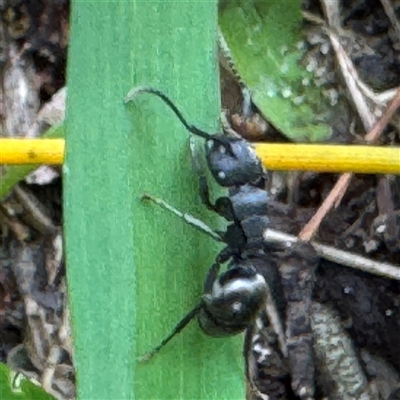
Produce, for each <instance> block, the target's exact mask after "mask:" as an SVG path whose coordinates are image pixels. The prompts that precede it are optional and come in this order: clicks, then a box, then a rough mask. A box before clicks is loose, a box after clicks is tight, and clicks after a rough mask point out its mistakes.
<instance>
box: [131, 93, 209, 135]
mask: <svg viewBox="0 0 400 400" xmlns="http://www.w3.org/2000/svg"><path fill="white" fill-rule="evenodd" d="M142 93H150V94H154V95H156V96H158V97H159V98H160V99H161V100H163V101H164V102H165V103H166V104H167V105H168V106H169V107H170V108H171V110H172V111H173V112H174V113H175V114H176V116H177V117H178V118H179V120H180V121H181V122H182V124H183V125H184V127H185V128H186V129H187V130H188V131H189V132H191V133H193V134H194V135H197V136H200V137H202V138H203V139H206V140H209V139H213V135H210V134H209V133H207V132H205V131H203V130H201V129H199V128H197V127H196V126H194V125H192V124H189V123H188V122H187V121H186V119H185V117H184V116H183V115H182V113H181V112H180V111H179V110H178V108H177V107H176V105H175V104H174V103H173V102H172V100H171V99H170V98H169V97H168V96H167V95H166V94H164V93H163V92H161V91H160V90H158V89H154V88H152V87H150V86H138V87H136V88H133V89H132V90H130V91H129V93H128V94H127V95H126V97H125V103H129V102H130V101H133V100H134V99H135V97H137V96H138V95H139V94H142Z"/></svg>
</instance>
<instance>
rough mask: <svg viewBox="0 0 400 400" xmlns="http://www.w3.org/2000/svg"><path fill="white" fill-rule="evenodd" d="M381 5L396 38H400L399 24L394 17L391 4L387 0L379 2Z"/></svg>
mask: <svg viewBox="0 0 400 400" xmlns="http://www.w3.org/2000/svg"><path fill="white" fill-rule="evenodd" d="M381 3H382V7H383V9H384V10H385V13H386V15H387V16H388V18H389V21H390V23H391V24H392V27H393V30H394V31H395V32H396V36H397V37H400V23H399V21H398V19H397V17H396V13H395V11H394V8H393V5H392V3H391V2H390V1H389V0H381Z"/></svg>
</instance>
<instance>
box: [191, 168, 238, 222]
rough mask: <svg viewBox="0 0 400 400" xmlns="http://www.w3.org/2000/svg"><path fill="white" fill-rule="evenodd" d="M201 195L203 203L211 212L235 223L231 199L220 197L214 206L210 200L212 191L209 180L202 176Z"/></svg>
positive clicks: (200, 180) (200, 182)
mask: <svg viewBox="0 0 400 400" xmlns="http://www.w3.org/2000/svg"><path fill="white" fill-rule="evenodd" d="M199 194H200V198H201V201H202V202H203V204H204V205H205V206H206V207H207V208H208V209H209V210H210V211H214V212H216V213H217V214H219V215H221V216H222V217H224V218H225V219H227V220H228V221H233V219H234V218H233V216H234V213H233V209H232V203H231V201H230V199H229V197H219V198H218V199H217V201H216V202H215V204H213V203H212V202H211V199H210V190H209V187H208V183H207V179H206V177H205V176H204V175H202V176H200V179H199Z"/></svg>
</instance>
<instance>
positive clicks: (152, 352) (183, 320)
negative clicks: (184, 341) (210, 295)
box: [139, 303, 203, 361]
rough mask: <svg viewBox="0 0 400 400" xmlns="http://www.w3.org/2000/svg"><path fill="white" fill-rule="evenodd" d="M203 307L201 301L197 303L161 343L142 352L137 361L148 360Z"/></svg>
mask: <svg viewBox="0 0 400 400" xmlns="http://www.w3.org/2000/svg"><path fill="white" fill-rule="evenodd" d="M202 307H203V303H199V304H198V305H197V306H196V307H195V308H193V309H192V310H190V311H189V312H188V313H187V314H186V315H185V316H184V317H183V318H182V319H181V320H180V321H179V322H178V324H177V325H176V326H175V328H174V329H173V330H172V331H171V333H169V334H168V336H166V337H165V338H164V339H163V340H162V341H161V343H160V344H159V345H158V346H156V347H154V349H152V350H151V351H149V352H148V353H146V354H144V355H143V356H141V357H140V358H139V361H148V360H150V359H151V358H152V357H153V356H154V355H155V354H157V353H158V352H159V351H160V350H161V349H162V348H163V347H164V346H165V345H166V344H167V343H168V342H169V341H170V340H171V339H172V338H173V337H174V336H176V335H177V334H178V333H180V332H181V331H182V330H183V329H184V328H185V327H186V326H187V325H188V324H189V322H190V321H191V320H192V319H194V318H195V317H196V315H197V314H198V313H199V312H200V310H201V308H202Z"/></svg>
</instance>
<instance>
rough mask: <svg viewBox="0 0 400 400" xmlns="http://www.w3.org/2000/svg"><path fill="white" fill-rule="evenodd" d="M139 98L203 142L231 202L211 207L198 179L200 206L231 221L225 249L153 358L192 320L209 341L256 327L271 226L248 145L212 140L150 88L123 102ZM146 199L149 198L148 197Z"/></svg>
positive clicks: (225, 200) (229, 139)
mask: <svg viewBox="0 0 400 400" xmlns="http://www.w3.org/2000/svg"><path fill="white" fill-rule="evenodd" d="M142 93H151V94H154V95H156V96H158V97H159V98H161V99H162V100H163V101H164V102H165V103H166V104H167V105H168V106H169V107H170V108H171V109H172V110H173V111H174V112H175V114H176V115H177V117H178V118H179V120H180V121H181V122H182V124H183V125H184V126H185V127H186V129H187V130H188V131H189V132H191V133H192V134H194V135H196V136H200V137H202V138H203V139H205V140H206V146H205V147H206V158H207V164H208V168H209V169H210V171H211V173H212V175H213V177H214V178H215V180H216V181H217V182H218V183H219V184H220V185H221V186H223V187H227V188H229V197H222V198H219V199H218V200H217V201H216V203H215V204H213V203H212V202H211V200H210V198H209V194H208V186H207V183H206V180H205V177H202V178H201V181H200V194H201V198H202V200H203V202H204V204H205V205H206V206H207V207H208V208H209V209H210V210H213V211H216V212H217V213H218V214H220V215H221V216H223V217H224V218H226V219H227V220H228V221H230V225H229V226H228V228H227V231H226V232H225V233H224V234H223V235H222V236H221V241H223V242H225V243H226V247H225V248H224V249H223V250H222V251H221V252H220V253H219V254H218V256H217V257H216V260H215V263H214V265H213V266H212V267H211V268H210V270H209V273H208V275H207V278H206V280H205V284H204V294H203V296H202V301H201V303H200V304H199V306H198V307H196V309H194V310H192V311H191V312H190V313H189V314H188V315H187V316H186V317H185V318H184V319H183V320H182V321H181V322H180V323H179V324H178V326H177V327H176V328H175V330H174V332H173V333H172V334H171V335H169V336H168V337H167V338H166V339H165V340H164V341H163V343H161V345H160V346H158V347H157V348H156V349H154V350H153V352H152V353H151V354H150V355H152V354H154V353H155V352H156V351H158V350H159V349H160V348H161V347H162V346H163V345H165V344H166V343H167V342H168V341H169V340H170V339H171V338H172V336H173V335H174V334H176V333H178V332H179V331H181V330H182V329H183V328H184V326H185V325H186V324H187V323H188V322H189V321H190V320H191V319H192V318H193V317H194V316H196V315H197V316H198V321H199V324H200V327H201V329H202V330H203V331H204V332H205V333H206V334H208V335H211V336H230V335H235V334H238V333H240V332H242V331H243V330H244V329H246V328H247V327H248V326H249V325H250V324H252V323H253V322H254V320H255V318H256V317H257V316H258V314H259V312H260V310H261V308H262V307H263V306H264V305H265V301H266V297H267V292H268V288H267V283H266V280H265V278H264V276H263V275H262V274H260V273H259V272H258V268H257V264H259V263H260V262H262V258H263V257H266V255H265V254H264V251H263V238H262V233H263V231H264V230H265V229H266V227H267V226H268V224H269V219H268V217H267V216H266V209H267V205H268V201H269V199H268V193H267V191H266V190H265V189H263V187H262V181H263V178H264V171H263V167H262V164H261V162H260V160H259V159H258V158H257V156H256V154H255V152H254V150H253V149H252V148H251V146H250V144H249V143H248V142H246V141H245V140H243V139H240V138H237V137H229V136H227V135H226V134H215V135H211V134H209V133H207V132H204V131H202V130H200V129H198V128H197V127H195V126H193V125H191V124H189V123H188V122H187V121H186V120H185V118H184V117H183V115H182V114H181V112H180V111H179V110H178V109H177V107H176V106H175V105H174V103H173V102H172V101H171V100H170V99H169V98H168V97H167V96H166V95H165V94H164V93H162V92H160V91H158V90H156V89H154V88H151V87H139V88H136V89H133V90H132V91H131V92H130V93H129V94H128V96H127V98H126V101H131V100H133V99H134V98H135V97H136V96H138V95H139V94H142ZM145 197H147V198H148V199H151V196H145ZM156 202H159V203H160V201H156ZM166 208H167V207H166ZM169 208H171V207H169ZM228 261H229V263H228V268H227V271H226V272H224V273H220V272H219V270H220V265H221V264H222V263H225V262H228Z"/></svg>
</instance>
